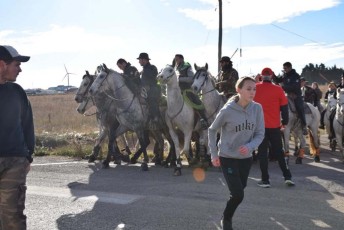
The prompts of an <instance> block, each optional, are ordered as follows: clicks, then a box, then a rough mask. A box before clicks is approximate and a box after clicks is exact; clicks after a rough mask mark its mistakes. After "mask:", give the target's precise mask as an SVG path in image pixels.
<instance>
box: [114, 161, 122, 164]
mask: <svg viewBox="0 0 344 230" xmlns="http://www.w3.org/2000/svg"><path fill="white" fill-rule="evenodd" d="M113 163H114V164H115V165H121V164H122V161H121V160H114V162H113Z"/></svg>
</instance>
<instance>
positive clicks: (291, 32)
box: [270, 23, 321, 45]
mask: <svg viewBox="0 0 344 230" xmlns="http://www.w3.org/2000/svg"><path fill="white" fill-rule="evenodd" d="M270 25H272V26H274V27H276V28H278V29H280V30H283V31H286V32H288V33H290V34H293V35H296V36H298V37H300V38H303V39H305V40H308V41H311V42H314V43H317V44H319V45H321V44H320V42H317V41H315V40H312V39H310V38H306V37H305V36H302V35H300V34H297V33H295V32H293V31H290V30H287V29H284V28H282V27H280V26H277V25H275V24H272V23H271V24H270Z"/></svg>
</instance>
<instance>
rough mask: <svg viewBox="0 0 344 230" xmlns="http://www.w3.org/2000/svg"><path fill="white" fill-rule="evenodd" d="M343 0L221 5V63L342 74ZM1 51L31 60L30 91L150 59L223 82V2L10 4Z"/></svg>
mask: <svg viewBox="0 0 344 230" xmlns="http://www.w3.org/2000/svg"><path fill="white" fill-rule="evenodd" d="M343 3H344V1H343V0H307V1H305V0H304V1H296V0H288V1H286V0H260V1H254V0H223V44H222V55H223V56H224V55H227V56H230V57H231V56H232V55H233V54H234V52H235V50H236V49H239V50H240V49H242V53H241V54H242V55H240V52H239V51H238V52H237V53H235V54H234V56H233V57H232V60H233V64H234V67H235V68H236V69H237V70H238V72H239V75H240V76H244V75H252V74H257V73H259V72H260V71H261V70H262V69H263V68H264V67H271V68H272V69H273V70H274V71H275V73H276V74H278V73H280V72H281V69H282V64H283V63H284V62H286V61H290V62H291V63H292V64H293V67H294V68H295V69H296V70H297V71H298V72H299V73H301V70H302V68H303V67H304V66H305V65H307V64H308V63H314V64H320V63H324V64H325V65H326V66H333V65H336V66H337V67H338V68H344V30H343V26H342V22H343V21H344V5H343ZM0 15H1V17H2V19H3V20H2V21H3V22H2V23H1V24H0V44H2V45H12V46H14V47H15V48H16V49H17V50H18V51H19V53H21V54H23V55H30V56H31V60H30V61H29V62H27V63H23V64H22V69H23V72H22V73H21V74H20V75H19V77H18V79H17V83H19V84H20V85H22V86H23V87H24V88H48V87H50V86H57V85H61V84H64V85H67V78H65V79H63V78H64V76H65V74H66V72H65V69H64V65H66V67H67V69H68V71H69V72H71V73H74V75H70V85H74V86H79V84H80V82H81V79H82V76H83V74H84V73H85V70H89V71H90V72H94V70H95V68H96V66H97V65H99V64H101V63H105V64H107V66H108V67H111V68H113V69H115V70H118V71H119V69H118V68H117V66H116V61H117V60H118V59H119V58H124V59H126V60H127V61H129V62H131V64H132V65H134V66H136V67H137V68H138V69H139V70H141V69H142V68H141V66H140V65H139V63H138V60H137V59H136V58H137V57H138V55H139V53H141V52H147V53H149V56H150V58H151V63H152V64H154V65H156V66H157V68H158V70H160V69H162V68H163V67H164V66H165V65H166V64H170V63H171V62H172V59H173V57H174V55H175V54H176V53H181V54H183V55H184V57H185V60H186V61H188V62H190V63H191V64H192V65H193V64H194V63H197V64H198V65H204V64H205V63H208V65H209V68H210V71H211V73H212V74H213V75H217V73H218V58H217V56H218V48H217V46H218V1H217V0H144V1H143V0H93V1H92V0H88V1H87V0H49V1H43V0H11V1H10V0H2V1H1V2H0Z"/></svg>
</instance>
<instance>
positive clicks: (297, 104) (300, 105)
mask: <svg viewBox="0 0 344 230" xmlns="http://www.w3.org/2000/svg"><path fill="white" fill-rule="evenodd" d="M303 103H304V101H303V99H302V97H301V96H297V97H296V98H295V99H294V104H295V108H296V111H297V113H298V115H299V118H300V120H301V124H302V126H303V127H306V126H307V125H306V124H307V122H306V117H305V109H304V108H303Z"/></svg>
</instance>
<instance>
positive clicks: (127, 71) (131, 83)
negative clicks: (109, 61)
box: [117, 58, 141, 96]
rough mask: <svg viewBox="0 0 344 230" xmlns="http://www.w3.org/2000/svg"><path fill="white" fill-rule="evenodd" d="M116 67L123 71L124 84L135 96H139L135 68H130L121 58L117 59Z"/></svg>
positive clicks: (139, 84) (138, 75)
mask: <svg viewBox="0 0 344 230" xmlns="http://www.w3.org/2000/svg"><path fill="white" fill-rule="evenodd" d="M117 66H118V68H120V69H121V70H122V71H123V76H124V82H125V84H126V85H127V86H128V88H129V89H130V90H131V92H132V93H133V94H135V95H136V96H138V95H140V93H141V91H140V86H141V80H140V74H139V71H137V69H136V67H135V66H132V65H131V64H130V62H127V61H126V60H124V59H123V58H120V59H118V61H117Z"/></svg>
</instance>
